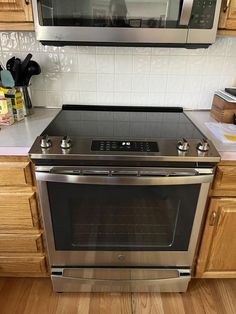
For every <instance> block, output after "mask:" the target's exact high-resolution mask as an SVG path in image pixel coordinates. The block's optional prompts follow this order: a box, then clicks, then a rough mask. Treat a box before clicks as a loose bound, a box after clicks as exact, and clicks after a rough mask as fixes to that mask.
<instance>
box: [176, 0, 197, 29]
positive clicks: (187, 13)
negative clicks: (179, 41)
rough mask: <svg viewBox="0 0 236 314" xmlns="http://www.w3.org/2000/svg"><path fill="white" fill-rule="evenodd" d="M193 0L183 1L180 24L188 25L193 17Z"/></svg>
mask: <svg viewBox="0 0 236 314" xmlns="http://www.w3.org/2000/svg"><path fill="white" fill-rule="evenodd" d="M193 1H194V0H184V1H183V6H182V11H181V15H180V20H179V25H186V26H188V24H189V21H190V17H191V12H192V8H193Z"/></svg>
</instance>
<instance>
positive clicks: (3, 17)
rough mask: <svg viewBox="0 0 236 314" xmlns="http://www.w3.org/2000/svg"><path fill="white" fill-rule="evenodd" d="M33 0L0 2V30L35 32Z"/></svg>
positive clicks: (5, 0)
mask: <svg viewBox="0 0 236 314" xmlns="http://www.w3.org/2000/svg"><path fill="white" fill-rule="evenodd" d="M33 29H34V24H33V15H32V6H31V0H0V30H33Z"/></svg>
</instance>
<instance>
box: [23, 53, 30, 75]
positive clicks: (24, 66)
mask: <svg viewBox="0 0 236 314" xmlns="http://www.w3.org/2000/svg"><path fill="white" fill-rule="evenodd" d="M31 58H32V54H31V53H28V54H27V56H26V57H25V59H24V60H23V61H22V63H21V73H22V75H21V76H23V75H24V72H25V70H26V68H27V66H28V64H29V61H30V60H31Z"/></svg>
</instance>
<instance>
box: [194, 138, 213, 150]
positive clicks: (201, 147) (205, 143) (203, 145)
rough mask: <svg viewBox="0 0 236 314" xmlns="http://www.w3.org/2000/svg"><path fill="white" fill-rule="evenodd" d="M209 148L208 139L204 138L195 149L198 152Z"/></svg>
mask: <svg viewBox="0 0 236 314" xmlns="http://www.w3.org/2000/svg"><path fill="white" fill-rule="evenodd" d="M209 148H210V145H209V143H208V141H207V140H206V139H204V138H203V139H202V140H201V142H199V143H198V145H197V149H198V150H199V151H200V152H207V151H208V150H209Z"/></svg>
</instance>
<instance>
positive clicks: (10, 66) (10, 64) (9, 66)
mask: <svg viewBox="0 0 236 314" xmlns="http://www.w3.org/2000/svg"><path fill="white" fill-rule="evenodd" d="M15 59H16V57H15V56H14V57H12V58H10V59H9V60H7V63H6V69H7V70H8V71H10V72H11V74H12V69H13V66H14V63H15Z"/></svg>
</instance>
